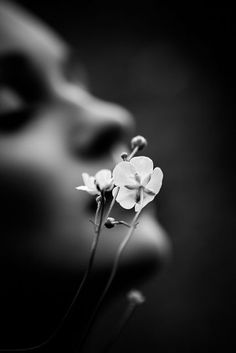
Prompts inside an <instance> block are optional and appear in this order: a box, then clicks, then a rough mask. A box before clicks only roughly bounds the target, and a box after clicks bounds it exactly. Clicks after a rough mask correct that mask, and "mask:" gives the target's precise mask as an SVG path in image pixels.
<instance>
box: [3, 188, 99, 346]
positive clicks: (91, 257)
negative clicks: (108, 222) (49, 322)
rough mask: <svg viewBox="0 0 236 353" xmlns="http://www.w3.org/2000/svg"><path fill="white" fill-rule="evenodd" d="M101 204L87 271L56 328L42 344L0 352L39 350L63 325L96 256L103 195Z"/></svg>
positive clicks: (97, 211) (97, 214)
mask: <svg viewBox="0 0 236 353" xmlns="http://www.w3.org/2000/svg"><path fill="white" fill-rule="evenodd" d="M101 196H102V197H101V202H99V203H98V206H97V210H96V214H95V237H94V239H93V242H92V246H91V249H90V257H89V263H88V266H87V269H86V271H85V273H84V276H83V279H82V281H81V283H80V285H79V288H78V290H77V292H76V294H75V296H74V298H73V300H72V302H71V304H70V306H69V308H68V309H67V311H66V313H65V315H64V316H63V318H62V319H61V321H60V323H59V324H58V326H57V327H56V329H55V330H54V331H53V333H52V334H51V335H50V336H49V337H48V338H47V339H46V340H45V341H43V342H42V343H40V344H38V345H35V346H32V347H28V348H13V349H11V348H9V349H0V352H7V353H10V352H12V353H13V352H30V351H34V350H36V349H40V348H42V347H44V346H45V345H47V344H48V343H49V342H50V341H51V340H52V339H53V338H55V337H56V335H57V333H58V332H59V330H60V329H61V328H62V326H63V323H64V322H65V320H66V319H67V317H68V316H69V314H70V313H71V311H72V309H73V306H74V305H75V302H76V300H77V299H78V297H79V295H80V293H81V291H82V289H83V287H84V285H85V283H86V281H87V279H88V277H89V275H90V272H91V270H92V267H93V262H94V258H95V254H96V250H97V246H98V240H99V236H100V232H101V228H102V224H103V213H104V203H105V199H104V195H103V194H102V195H101ZM99 213H100V219H99V224H98V225H97V218H98V216H99Z"/></svg>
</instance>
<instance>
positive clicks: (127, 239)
mask: <svg viewBox="0 0 236 353" xmlns="http://www.w3.org/2000/svg"><path fill="white" fill-rule="evenodd" d="M141 210H142V208H140V210H139V212H137V213H136V215H135V217H134V219H133V221H132V223H131V225H130V229H129V231H128V233H127V235H126V237H125V238H124V240H123V241H122V242H121V244H120V246H119V248H118V251H117V253H116V256H115V260H114V262H113V266H112V270H111V274H110V277H109V279H108V281H107V284H106V286H105V289H104V291H103V292H102V295H101V297H100V298H99V300H98V303H97V305H96V307H95V310H94V312H93V315H92V317H91V319H90V321H89V323H88V327H87V329H86V331H85V335H84V337H83V338H82V341H81V343H80V348H81V347H83V345H84V344H85V343H86V340H87V337H88V334H89V332H90V330H91V328H92V326H93V324H94V321H95V319H96V317H97V314H98V312H99V310H100V308H101V306H102V304H103V301H104V299H105V296H106V294H107V292H108V290H109V288H110V287H111V284H112V282H113V280H114V277H115V275H116V272H117V268H118V265H119V260H120V257H121V255H122V253H123V251H124V249H125V247H126V245H127V244H128V242H129V240H130V238H131V236H132V234H133V232H134V230H135V227H136V224H137V219H138V217H139V215H140V212H141Z"/></svg>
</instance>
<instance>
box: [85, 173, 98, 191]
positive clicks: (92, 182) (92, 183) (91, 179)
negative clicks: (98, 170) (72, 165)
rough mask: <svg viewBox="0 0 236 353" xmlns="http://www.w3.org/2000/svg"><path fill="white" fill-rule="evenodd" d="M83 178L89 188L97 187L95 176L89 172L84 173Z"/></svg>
mask: <svg viewBox="0 0 236 353" xmlns="http://www.w3.org/2000/svg"><path fill="white" fill-rule="evenodd" d="M82 178H83V181H84V185H86V186H87V187H88V188H89V189H93V190H95V189H97V188H96V185H95V178H94V177H93V176H90V175H89V174H88V173H82Z"/></svg>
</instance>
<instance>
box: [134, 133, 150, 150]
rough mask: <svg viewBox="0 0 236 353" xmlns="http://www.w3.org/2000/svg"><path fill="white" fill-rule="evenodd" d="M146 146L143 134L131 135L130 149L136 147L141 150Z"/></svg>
mask: <svg viewBox="0 0 236 353" xmlns="http://www.w3.org/2000/svg"><path fill="white" fill-rule="evenodd" d="M146 146H147V140H146V139H145V137H143V136H140V135H138V136H135V137H133V138H132V140H131V148H132V150H133V149H134V148H135V147H138V149H139V150H142V149H143V148H144V147H146Z"/></svg>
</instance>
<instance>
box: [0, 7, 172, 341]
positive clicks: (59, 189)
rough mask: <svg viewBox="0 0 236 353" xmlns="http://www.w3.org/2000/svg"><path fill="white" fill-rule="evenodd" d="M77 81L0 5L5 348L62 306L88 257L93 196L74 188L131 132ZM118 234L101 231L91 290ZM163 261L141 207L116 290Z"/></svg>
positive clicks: (58, 49) (49, 39) (44, 39)
mask: <svg viewBox="0 0 236 353" xmlns="http://www.w3.org/2000/svg"><path fill="white" fill-rule="evenodd" d="M83 78H84V72H83V70H82V69H81V68H80V67H79V66H78V65H77V66H76V65H75V60H74V58H73V57H72V52H71V49H70V48H69V47H68V46H67V45H66V43H64V42H63V40H62V39H61V38H59V37H58V36H57V35H56V34H55V33H54V32H53V31H52V30H51V29H49V28H47V27H46V26H44V25H43V24H42V23H41V22H39V21H38V20H37V19H35V18H33V17H32V15H29V14H28V13H26V12H25V11H23V10H22V9H20V8H18V7H16V6H15V5H14V6H13V5H10V4H9V3H4V2H0V186H1V190H2V191H1V201H2V202H1V218H2V219H1V237H0V268H1V276H0V278H1V281H2V282H1V294H0V303H1V321H2V323H4V325H3V326H4V330H3V335H2V337H4V339H3V344H2V346H5V347H9V346H10V347H12V346H19V345H22V346H28V345H30V344H36V343H39V342H40V340H42V339H43V338H45V337H47V335H48V334H49V333H50V332H51V331H52V329H53V327H55V325H56V323H57V322H58V320H59V319H60V317H61V316H62V315H63V313H64V312H65V310H66V308H67V307H68V305H69V304H70V302H71V299H72V298H73V296H74V294H75V291H76V288H77V286H78V283H79V282H80V280H81V278H82V274H83V272H84V270H85V266H86V263H87V261H88V256H89V249H90V245H91V241H92V238H93V228H92V225H91V223H90V222H89V219H93V217H94V210H95V208H94V207H95V206H96V204H95V201H94V197H92V196H91V195H89V194H87V193H85V192H82V191H77V190H75V187H76V186H78V185H82V184H83V182H82V177H81V174H82V173H83V172H87V173H89V174H90V175H94V174H95V173H96V172H97V171H98V170H100V169H103V168H108V169H112V168H113V167H114V165H115V163H116V162H118V161H120V157H119V156H120V153H121V152H122V151H124V150H127V148H126V145H125V144H126V141H129V138H130V136H133V131H134V129H133V128H134V121H133V118H132V116H131V115H130V113H129V112H128V111H127V110H126V109H124V108H122V107H120V106H118V105H116V104H113V103H108V102H104V101H102V100H100V99H98V98H96V97H94V96H92V95H91V93H90V92H89V91H88V89H87V88H86V84H85V82H84V79H83ZM8 122H9V123H8ZM112 216H113V217H115V218H116V219H125V220H126V221H128V222H130V221H131V220H132V218H133V216H134V212H133V211H132V212H131V211H124V210H122V209H121V207H120V206H118V205H117V207H116V209H115V210H114V212H113V214H112ZM125 234H126V229H125V228H121V227H117V228H115V229H112V230H109V233H108V231H107V230H105V231H104V232H103V235H102V238H101V242H100V245H99V249H98V253H97V257H96V261H95V266H94V275H93V284H92V287H91V288H92V289H93V286H94V288H96V285H97V283H99V281H100V279H101V278H102V277H103V274H104V272H105V271H107V270H108V269H109V268H110V266H111V262H112V259H113V258H114V254H115V251H116V249H117V246H118V244H119V243H120V241H121V240H122V239H123V236H124V235H125ZM168 255H169V241H168V238H167V237H166V234H165V233H164V232H163V230H162V229H161V227H160V226H159V224H158V223H157V221H156V219H155V218H154V216H153V211H152V207H151V206H150V207H148V209H147V210H144V212H143V215H142V217H141V218H140V224H139V226H138V228H137V230H136V232H135V236H134V237H133V238H132V240H131V241H130V243H129V245H128V248H127V250H126V252H125V253H124V256H123V257H122V260H121V263H120V271H121V273H122V274H124V273H125V276H118V278H117V283H118V285H117V286H116V290H117V288H118V287H119V288H126V286H127V288H129V287H130V286H132V285H133V284H135V283H136V281H137V279H138V281H141V282H142V281H145V279H146V278H148V276H149V275H150V274H151V273H153V272H154V270H157V269H159V267H160V264H161V263H163V261H165V259H166V258H167V257H168ZM135 269H138V271H137V270H135ZM127 283H128V285H127ZM92 292H93V290H92ZM117 292H118V291H117ZM87 298H89V299H91V300H93V298H90V297H89V296H88V297H87ZM89 299H88V300H89ZM22 317H24V320H22ZM72 321H73V320H72Z"/></svg>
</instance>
